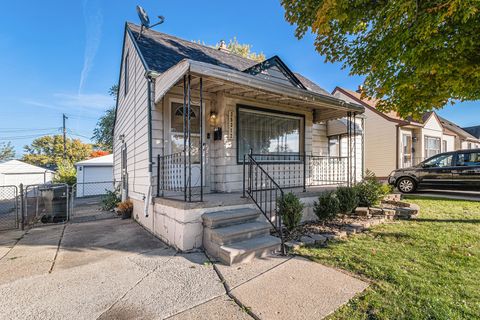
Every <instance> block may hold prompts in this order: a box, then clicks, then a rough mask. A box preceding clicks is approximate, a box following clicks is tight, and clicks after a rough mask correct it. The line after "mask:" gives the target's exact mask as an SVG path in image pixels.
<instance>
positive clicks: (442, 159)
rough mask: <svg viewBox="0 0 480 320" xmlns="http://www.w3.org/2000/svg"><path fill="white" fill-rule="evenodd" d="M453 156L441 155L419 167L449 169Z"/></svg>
mask: <svg viewBox="0 0 480 320" xmlns="http://www.w3.org/2000/svg"><path fill="white" fill-rule="evenodd" d="M452 159H453V155H451V154H442V155H439V156H436V157H433V158H431V159H428V160H426V161H424V162H422V163H421V164H420V165H421V167H424V168H441V167H450V166H451V165H452Z"/></svg>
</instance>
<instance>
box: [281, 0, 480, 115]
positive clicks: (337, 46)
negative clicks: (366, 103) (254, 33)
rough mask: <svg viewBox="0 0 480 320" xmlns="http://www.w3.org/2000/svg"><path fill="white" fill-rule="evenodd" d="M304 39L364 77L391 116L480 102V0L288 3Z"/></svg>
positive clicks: (310, 0) (365, 86)
mask: <svg viewBox="0 0 480 320" xmlns="http://www.w3.org/2000/svg"><path fill="white" fill-rule="evenodd" d="M282 5H283V7H284V8H285V18H286V20H287V21H288V22H290V23H291V24H295V25H296V33H295V34H296V36H297V37H298V38H302V37H303V36H304V35H305V34H306V33H307V32H308V31H309V30H311V31H312V32H313V33H314V34H315V36H316V39H315V47H316V50H317V51H318V52H319V53H320V54H322V55H324V56H325V57H326V61H329V62H343V67H344V68H347V67H348V68H350V73H351V74H352V75H364V76H365V81H364V84H363V92H362V94H363V95H364V96H369V97H375V98H378V99H381V101H380V103H379V105H378V107H379V108H380V109H381V110H383V111H389V110H396V111H397V112H398V113H399V114H400V115H401V116H403V117H407V116H414V117H416V118H418V117H419V115H420V114H422V113H424V112H425V111H428V110H432V109H439V108H442V107H443V106H444V105H445V104H446V103H449V102H450V103H454V102H455V101H456V100H460V101H463V100H476V99H480V90H478V88H480V59H479V53H478V52H479V50H480V46H479V43H480V30H479V27H478V26H479V25H480V2H479V1H475V0H423V1H419V0H398V1H384V0H380V1H372V0H356V1H351V0H335V1H333V0H304V1H302V0H282Z"/></svg>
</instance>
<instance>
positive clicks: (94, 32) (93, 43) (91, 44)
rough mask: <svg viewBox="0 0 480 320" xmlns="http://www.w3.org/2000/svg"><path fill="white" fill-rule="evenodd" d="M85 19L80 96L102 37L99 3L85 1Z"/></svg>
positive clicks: (101, 17)
mask: <svg viewBox="0 0 480 320" xmlns="http://www.w3.org/2000/svg"><path fill="white" fill-rule="evenodd" d="M83 19H84V21H85V29H86V30H85V33H86V34H85V36H86V37H85V53H84V57H83V68H82V72H81V73H80V83H79V85H78V94H79V95H80V94H81V93H82V91H83V87H84V85H85V82H86V80H87V78H88V74H89V73H90V70H91V68H92V66H93V60H94V59H95V55H96V54H97V51H98V47H99V46H100V40H101V37H102V24H103V15H102V11H101V10H100V7H99V2H98V1H88V0H84V1H83Z"/></svg>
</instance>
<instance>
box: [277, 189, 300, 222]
mask: <svg viewBox="0 0 480 320" xmlns="http://www.w3.org/2000/svg"><path fill="white" fill-rule="evenodd" d="M278 208H279V212H280V216H281V217H282V221H283V224H284V225H285V227H286V228H287V230H288V231H292V230H293V229H295V228H296V227H298V225H299V224H300V221H301V220H302V213H303V208H304V205H303V203H301V202H300V199H299V198H298V197H297V196H296V195H294V194H293V193H291V192H289V193H287V194H286V195H284V196H283V198H281V199H279V200H278Z"/></svg>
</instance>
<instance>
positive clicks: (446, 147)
mask: <svg viewBox="0 0 480 320" xmlns="http://www.w3.org/2000/svg"><path fill="white" fill-rule="evenodd" d="M442 144H443V148H442V150H443V152H447V151H448V150H447V149H448V146H447V140H443V141H442Z"/></svg>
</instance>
